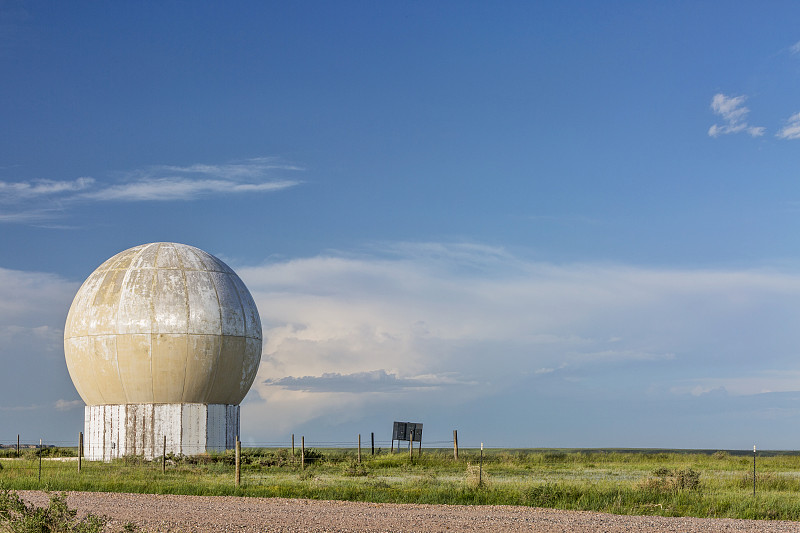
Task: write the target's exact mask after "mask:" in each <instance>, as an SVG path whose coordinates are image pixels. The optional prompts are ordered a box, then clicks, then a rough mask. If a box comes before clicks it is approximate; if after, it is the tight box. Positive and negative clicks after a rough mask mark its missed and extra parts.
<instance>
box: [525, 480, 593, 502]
mask: <svg viewBox="0 0 800 533" xmlns="http://www.w3.org/2000/svg"><path fill="white" fill-rule="evenodd" d="M581 496H582V493H581V491H580V490H579V489H578V488H577V487H574V486H571V485H565V484H559V483H545V484H542V485H534V486H532V487H530V488H528V489H527V490H526V491H525V495H524V498H525V503H526V504H527V505H530V506H532V507H556V506H558V505H559V504H564V503H565V502H577V501H578V500H579V499H580V498H581Z"/></svg>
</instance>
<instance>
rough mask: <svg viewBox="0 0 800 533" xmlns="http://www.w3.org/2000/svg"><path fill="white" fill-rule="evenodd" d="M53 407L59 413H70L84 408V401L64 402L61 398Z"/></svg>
mask: <svg viewBox="0 0 800 533" xmlns="http://www.w3.org/2000/svg"><path fill="white" fill-rule="evenodd" d="M53 406H54V407H55V408H56V410H58V411H69V410H71V409H75V408H77V407H83V400H64V399H62V398H59V399H58V400H56V402H55V403H54V404H53Z"/></svg>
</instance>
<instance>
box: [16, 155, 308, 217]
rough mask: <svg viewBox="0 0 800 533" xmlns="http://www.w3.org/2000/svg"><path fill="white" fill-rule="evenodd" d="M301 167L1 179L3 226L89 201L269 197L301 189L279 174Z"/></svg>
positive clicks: (261, 163)
mask: <svg viewBox="0 0 800 533" xmlns="http://www.w3.org/2000/svg"><path fill="white" fill-rule="evenodd" d="M300 170H303V169H302V168H301V167H298V166H295V165H289V164H283V163H281V162H280V161H279V160H277V159H275V158H267V157H260V158H254V159H247V160H244V161H239V162H233V163H227V164H219V165H209V164H194V165H187V166H170V165H160V166H153V167H148V168H145V169H140V170H137V171H134V172H128V173H125V174H123V175H122V176H121V178H119V179H117V180H116V181H114V182H109V181H108V180H104V181H100V180H96V179H94V178H91V177H81V178H78V179H76V180H72V181H68V180H67V181H57V180H44V179H42V180H30V181H17V182H11V181H0V207H2V208H3V210H2V211H0V223H3V222H6V223H37V222H42V221H45V220H50V219H53V218H56V217H57V216H60V215H63V214H65V213H66V212H68V211H69V209H70V208H71V207H73V206H75V205H83V204H87V203H91V202H174V201H191V200H197V199H199V198H202V197H206V196H209V195H237V194H246V193H269V192H276V191H280V190H284V189H288V188H291V187H294V186H297V185H299V184H300V183H301V182H300V181H299V180H295V179H287V178H285V177H280V174H281V173H285V172H297V171H300Z"/></svg>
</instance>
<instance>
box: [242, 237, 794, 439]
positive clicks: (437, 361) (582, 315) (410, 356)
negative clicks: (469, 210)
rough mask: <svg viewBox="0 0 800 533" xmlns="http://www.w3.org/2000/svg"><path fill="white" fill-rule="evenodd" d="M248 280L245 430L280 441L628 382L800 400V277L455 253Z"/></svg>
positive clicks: (405, 254) (442, 248)
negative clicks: (396, 415)
mask: <svg viewBox="0 0 800 533" xmlns="http://www.w3.org/2000/svg"><path fill="white" fill-rule="evenodd" d="M238 271H239V273H240V275H241V276H242V277H243V279H244V280H245V282H246V283H247V285H248V287H250V289H251V291H252V292H253V294H254V297H255V298H256V301H257V303H258V306H259V309H260V311H261V315H262V321H263V323H264V334H265V347H264V354H263V360H262V365H261V368H260V370H259V376H258V378H257V380H256V385H255V386H254V389H255V395H254V393H252V392H251V396H250V399H249V401H250V404H249V407H248V409H250V410H251V414H250V415H249V416H252V417H255V418H259V417H260V420H261V423H262V424H264V423H267V424H268V425H269V426H270V427H274V428H286V429H288V428H291V427H293V425H295V426H296V425H297V424H298V423H301V422H302V421H307V420H313V419H316V418H321V417H323V418H324V417H329V416H336V414H337V413H341V412H342V409H343V408H344V406H347V408H346V412H347V413H348V416H357V415H356V414H354V413H361V415H364V416H366V415H367V414H368V413H369V412H371V411H372V410H376V409H380V408H381V407H380V406H383V407H384V408H385V407H386V406H387V405H391V404H392V403H393V402H397V401H400V402H403V401H412V400H411V399H412V398H414V397H418V396H420V395H421V397H423V398H426V400H425V401H433V402H434V403H435V404H436V405H438V406H440V408H441V409H447V407H446V406H447V405H454V404H456V403H458V402H462V401H466V400H468V399H474V398H478V397H500V396H503V395H505V394H508V391H510V390H514V389H515V387H521V390H536V391H538V392H542V391H546V390H552V391H556V392H554V394H558V393H557V391H558V390H559V388H564V387H576V386H577V385H575V384H576V383H580V384H581V385H580V386H577V387H578V388H577V389H575V390H576V391H578V393H580V391H586V390H596V389H598V388H599V389H603V390H605V389H607V390H609V391H616V390H617V389H625V388H626V387H627V388H630V385H623V383H624V382H625V380H626V379H628V380H630V379H631V373H632V372H633V373H635V374H636V378H635V380H636V385H635V388H636V390H637V391H638V392H639V393H642V394H645V393H647V391H662V392H664V394H679V393H686V394H689V393H690V392H691V390H695V389H696V388H697V387H720V386H725V387H727V391H728V393H730V394H750V393H752V392H753V391H754V390H759V391H760V390H767V389H769V390H787V388H788V389H791V390H800V379H796V380H794V381H787V380H786V379H785V375H783V376H782V377H780V379H778V375H776V374H771V373H770V372H775V371H777V372H779V373H780V372H782V371H784V370H792V371H794V369H796V368H797V367H798V365H797V364H796V361H795V358H794V354H795V353H796V348H795V347H796V346H798V345H800V335H799V334H797V333H794V332H793V331H794V329H793V328H788V329H783V328H782V327H780V325H781V324H786V323H788V322H791V321H793V320H800V305H799V304H797V303H796V302H800V299H798V296H800V275H795V274H787V273H779V272H773V271H758V270H754V271H706V270H700V271H693V270H669V269H663V270H661V269H648V268H638V267H632V266H624V265H596V264H573V265H554V264H548V263H539V262H535V261H528V260H525V259H523V258H520V257H515V256H513V255H511V254H509V253H507V252H506V251H504V250H501V249H495V248H490V247H484V246H476V245H447V244H402V245H395V246H393V247H387V248H384V249H383V250H381V251H380V253H379V254H376V255H372V256H349V255H344V254H343V255H325V256H319V257H311V258H305V259H295V260H291V261H286V262H280V263H270V264H265V265H263V266H260V267H248V268H241V269H238ZM754 353H758V354H759V358H758V360H754V359H753V357H752V354H754ZM421 376H425V378H424V379H423V378H421ZM425 379H427V381H425ZM756 382H758V384H757V385H756ZM764 382H772V383H773V385H774V387H772V388H768V387H765V386H764ZM748 383H750V384H751V385H747V384H748ZM445 384H446V386H445ZM412 388H414V392H413V393H412V392H411V389H412ZM420 391H422V392H420ZM526 394H527V393H526ZM518 400H521V398H520V399H518ZM259 406H262V407H259ZM256 413H258V414H256Z"/></svg>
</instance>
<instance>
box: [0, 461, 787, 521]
mask: <svg viewBox="0 0 800 533" xmlns="http://www.w3.org/2000/svg"><path fill="white" fill-rule="evenodd" d="M5 453H6V455H7V456H13V455H14V454H13V453H12V452H5ZM47 453H48V454H49V455H51V456H52V455H74V451H72V453H70V450H57V449H56V450H52V449H50V450H49V451H47ZM306 453H307V459H306V466H305V468H304V469H301V468H300V458H299V451H298V455H297V456H295V457H292V456H291V452H290V451H288V450H285V449H258V448H251V449H244V450H243V451H242V468H241V485H240V487H239V488H236V487H235V486H234V466H233V455H232V453H227V454H220V455H209V456H199V457H196V458H186V457H169V459H168V461H167V465H166V472H165V473H162V465H161V461H160V460H159V461H152V462H151V461H144V460H141V459H137V458H132V459H129V460H127V461H126V460H119V461H114V462H112V463H100V462H87V461H84V462H83V468H82V471H81V473H80V474H78V468H77V467H78V465H77V460H76V459H75V458H62V459H59V458H54V457H45V458H43V460H42V470H41V481H39V458H38V456H36V455H35V454H36V451H34V450H30V451H27V452H25V453H23V457H20V458H14V457H6V458H0V466H2V469H0V489H16V490H21V489H46V490H53V491H61V490H82V491H118V492H147V493H171V494H199V495H241V496H267V497H269V496H279V497H291V498H316V499H339V500H362V501H372V502H396V503H432V504H470V505H473V504H478V505H480V504H502V505H530V506H539V507H552V508H558V509H573V510H591V511H602V512H609V513H617V514H647V515H663V516H699V517H730V518H756V519H779V520H800V454H795V453H791V452H772V453H769V452H766V453H762V452H759V456H758V458H757V465H756V466H757V475H756V495H755V497H754V496H753V456H752V453H750V454H749V455H748V454H746V453H742V452H724V451H718V452H713V451H668V450H552V449H551V450H531V449H520V450H512V449H508V450H499V449H491V450H486V451H485V452H484V458H483V468H482V469H481V468H480V466H479V463H480V458H479V453H480V452H479V451H477V450H460V452H459V460H458V461H455V460H454V459H453V454H452V450H424V451H423V455H422V457H421V458H417V457H415V458H414V460H413V462H412V461H410V460H409V458H408V456H407V454H405V453H402V454H393V455H392V454H387V453H385V452H384V453H382V454H379V455H376V456H374V457H373V456H371V455H369V453H367V454H365V455H363V457H362V462H361V463H358V462H357V459H356V457H357V456H356V452H355V450H347V449H321V450H320V449H313V450H306Z"/></svg>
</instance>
